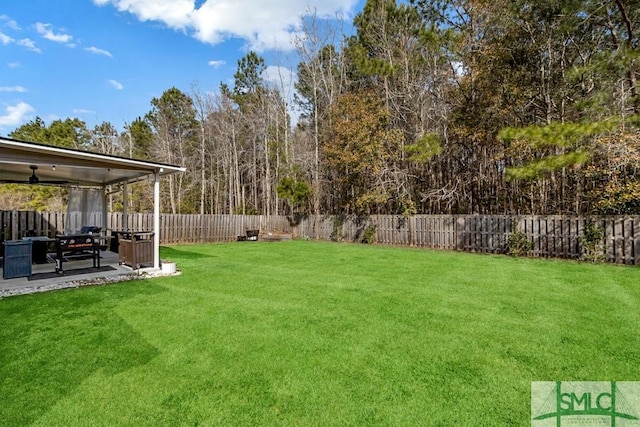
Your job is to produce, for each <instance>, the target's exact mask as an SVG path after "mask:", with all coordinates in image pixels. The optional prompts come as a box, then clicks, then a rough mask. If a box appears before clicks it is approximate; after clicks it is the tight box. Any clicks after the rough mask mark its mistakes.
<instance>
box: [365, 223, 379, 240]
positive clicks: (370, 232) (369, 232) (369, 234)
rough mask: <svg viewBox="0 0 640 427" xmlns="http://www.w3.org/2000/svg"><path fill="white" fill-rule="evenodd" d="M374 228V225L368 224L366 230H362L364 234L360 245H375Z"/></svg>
mask: <svg viewBox="0 0 640 427" xmlns="http://www.w3.org/2000/svg"><path fill="white" fill-rule="evenodd" d="M376 228H377V226H376V225H375V224H369V225H368V226H367V228H365V229H364V234H363V236H362V243H368V244H371V243H375V242H376Z"/></svg>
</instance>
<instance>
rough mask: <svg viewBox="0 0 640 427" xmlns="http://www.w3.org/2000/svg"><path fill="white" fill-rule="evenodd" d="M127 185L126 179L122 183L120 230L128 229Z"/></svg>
mask: <svg viewBox="0 0 640 427" xmlns="http://www.w3.org/2000/svg"><path fill="white" fill-rule="evenodd" d="M128 193H129V187H128V185H127V181H125V182H124V183H123V184H122V230H123V231H127V230H129V198H128Z"/></svg>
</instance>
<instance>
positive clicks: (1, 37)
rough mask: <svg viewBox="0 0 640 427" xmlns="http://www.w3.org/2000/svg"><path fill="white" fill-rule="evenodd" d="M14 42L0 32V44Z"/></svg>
mask: <svg viewBox="0 0 640 427" xmlns="http://www.w3.org/2000/svg"><path fill="white" fill-rule="evenodd" d="M14 41H15V40H14V39H12V38H11V37H9V36H8V35H6V34H4V33H3V32H2V31H0V42H2V44H9V43H13V42H14Z"/></svg>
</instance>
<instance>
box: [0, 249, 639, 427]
mask: <svg viewBox="0 0 640 427" xmlns="http://www.w3.org/2000/svg"><path fill="white" fill-rule="evenodd" d="M162 256H163V258H170V259H171V260H174V261H176V262H177V263H178V266H179V268H180V269H181V270H182V271H183V274H182V275H181V276H175V277H169V278H159V279H153V280H146V281H135V282H128V283H120V284H113V285H108V286H97V287H90V288H80V289H71V290H64V291H55V292H49V293H43V294H34V295H27V296H18V297H10V298H5V299H2V300H0V321H1V323H2V327H1V328H0V379H1V380H0V399H1V400H0V425H8V426H25V425H40V426H53V425H60V426H62V425H64V426H69V425H82V426H86V425H91V426H100V425H102V426H114V425H132V426H133V425H135V426H138V425H168V426H174V425H295V426H298V425H398V426H406V425H421V426H422V425H443V426H454V425H456V426H465V425H470V426H477V425H486V426H500V425H517V426H524V425H529V424H530V387H531V381H553V380H601V381H604V380H619V381H623V380H628V381H631V380H640V326H639V325H640V269H638V268H627V267H619V266H611V265H590V264H580V263H576V262H562V261H549V260H531V259H521V258H509V257H503V256H488V255H474V254H464V253H451V252H438V251H427V250H418V249H408V248H393V247H382V246H366V245H350V244H335V243H328V242H324V243H320V242H309V241H294V242H281V243H266V242H264V243H263V242H257V243H254V242H239V243H230V244H219V245H198V246H175V247H171V248H162Z"/></svg>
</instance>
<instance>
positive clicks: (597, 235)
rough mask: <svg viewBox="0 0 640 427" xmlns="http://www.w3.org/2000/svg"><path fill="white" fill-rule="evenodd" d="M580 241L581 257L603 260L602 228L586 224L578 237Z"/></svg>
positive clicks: (593, 260) (589, 259) (586, 259)
mask: <svg viewBox="0 0 640 427" xmlns="http://www.w3.org/2000/svg"><path fill="white" fill-rule="evenodd" d="M580 242H581V243H582V259H583V260H585V261H589V262H594V263H595V262H604V261H606V256H605V254H604V228H602V227H596V226H595V225H594V224H587V227H586V228H585V230H584V234H583V235H582V237H581V238H580Z"/></svg>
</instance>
